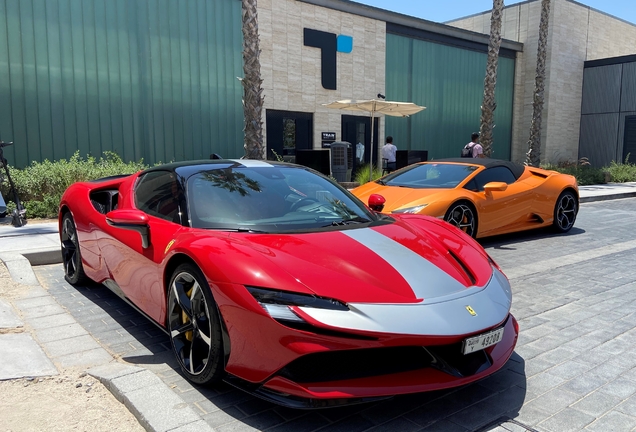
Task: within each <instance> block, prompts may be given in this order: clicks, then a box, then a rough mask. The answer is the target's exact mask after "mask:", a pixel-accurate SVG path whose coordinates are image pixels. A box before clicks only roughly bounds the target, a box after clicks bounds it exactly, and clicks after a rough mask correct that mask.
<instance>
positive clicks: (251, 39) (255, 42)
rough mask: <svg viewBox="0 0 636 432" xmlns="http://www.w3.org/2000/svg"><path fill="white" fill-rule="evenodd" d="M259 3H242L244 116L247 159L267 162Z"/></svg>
mask: <svg viewBox="0 0 636 432" xmlns="http://www.w3.org/2000/svg"><path fill="white" fill-rule="evenodd" d="M256 2H257V0H242V10H243V13H242V17H243V74H244V77H243V79H241V83H242V84H243V115H244V117H245V129H244V134H245V143H244V147H245V157H246V158H247V159H264V158H265V154H264V151H263V120H262V112H263V87H262V84H263V79H262V78H261V63H260V58H259V57H260V54H261V50H260V47H259V39H258V13H257V8H256Z"/></svg>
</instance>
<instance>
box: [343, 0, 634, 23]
mask: <svg viewBox="0 0 636 432" xmlns="http://www.w3.org/2000/svg"><path fill="white" fill-rule="evenodd" d="M353 1H355V2H357V3H364V4H367V5H369V6H375V7H379V8H381V9H387V10H390V11H393V12H399V13H402V14H405V15H410V16H414V17H417V18H423V19H426V20H429V21H436V22H445V21H450V20H453V19H456V18H461V17H464V16H467V15H473V14H476V13H481V12H484V11H489V10H492V0H353ZM520 2H521V0H504V5H506V6H509V5H512V4H515V3H520ZM578 3H581V4H584V5H586V6H590V7H591V8H594V9H597V10H600V11H602V12H605V13H608V14H610V15H614V16H615V17H618V18H621V19H623V20H625V21H629V22H631V23H634V24H636V1H635V0H578Z"/></svg>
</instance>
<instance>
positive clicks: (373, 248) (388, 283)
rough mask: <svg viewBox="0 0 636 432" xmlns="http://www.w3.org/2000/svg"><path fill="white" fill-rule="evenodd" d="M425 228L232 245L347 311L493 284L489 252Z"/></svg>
mask: <svg viewBox="0 0 636 432" xmlns="http://www.w3.org/2000/svg"><path fill="white" fill-rule="evenodd" d="M418 222H419V226H418V224H417V223H416V224H413V223H412V222H410V223H409V224H408V225H407V224H405V223H403V222H400V221H399V220H398V221H397V222H395V223H391V224H386V225H380V226H376V227H367V228H356V229H345V230H340V231H329V232H318V233H306V234H295V235H291V234H287V235H273V234H266V235H260V234H236V235H235V234H233V235H232V237H235V240H239V237H240V240H239V242H240V243H242V244H243V245H244V247H248V248H250V249H252V251H251V253H250V255H253V256H254V257H256V255H257V256H259V259H258V261H260V260H266V261H268V263H267V265H263V268H266V267H267V268H271V264H273V265H274V266H275V267H276V268H278V269H280V270H281V271H283V272H285V273H287V274H288V275H289V276H291V278H293V279H294V280H296V281H297V282H298V283H300V284H302V285H303V286H304V287H305V288H306V289H308V290H310V291H311V292H313V293H315V294H316V295H318V296H321V297H328V298H334V299H338V300H340V301H343V302H346V303H350V302H356V303H421V302H434V301H443V299H445V298H448V296H454V297H456V296H458V295H461V293H462V292H464V291H465V290H467V289H468V288H474V287H483V286H485V285H486V284H487V283H488V281H489V280H490V278H491V276H492V267H491V265H490V263H489V261H488V258H487V256H486V255H485V253H483V251H479V250H478V249H476V248H475V247H474V246H473V245H471V244H470V243H466V242H463V241H461V237H460V236H458V235H457V233H455V232H453V231H451V230H448V229H447V228H446V227H444V226H441V225H439V224H434V223H431V222H427V221H426V218H424V217H421V218H420V219H419V220H418ZM254 251H257V252H258V254H254ZM253 264H256V262H253ZM262 264H265V263H262ZM286 279H287V278H286ZM264 288H274V289H276V288H279V287H276V286H270V287H264Z"/></svg>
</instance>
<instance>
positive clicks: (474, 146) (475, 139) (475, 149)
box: [461, 132, 486, 158]
mask: <svg viewBox="0 0 636 432" xmlns="http://www.w3.org/2000/svg"><path fill="white" fill-rule="evenodd" d="M461 156H462V157H465V158H469V157H472V158H484V157H486V156H485V155H484V148H483V147H482V146H481V144H479V132H473V133H472V135H471V136H470V142H469V143H468V144H466V145H465V146H464V148H463V149H462V154H461Z"/></svg>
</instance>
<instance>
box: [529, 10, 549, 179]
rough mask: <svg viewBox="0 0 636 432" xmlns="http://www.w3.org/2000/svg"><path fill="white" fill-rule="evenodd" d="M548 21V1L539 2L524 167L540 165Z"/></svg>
mask: <svg viewBox="0 0 636 432" xmlns="http://www.w3.org/2000/svg"><path fill="white" fill-rule="evenodd" d="M549 20H550V0H541V21H540V22H539V46H538V49H537V75H536V78H535V81H534V97H533V101H532V123H531V124H530V138H529V139H528V152H527V153H526V165H532V166H539V164H540V163H541V118H542V114H543V101H544V97H545V93H544V90H545V61H546V57H547V46H548V22H549Z"/></svg>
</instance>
